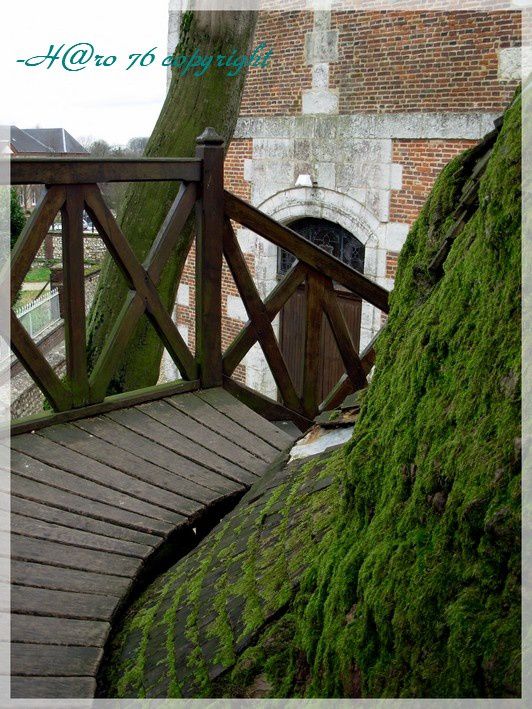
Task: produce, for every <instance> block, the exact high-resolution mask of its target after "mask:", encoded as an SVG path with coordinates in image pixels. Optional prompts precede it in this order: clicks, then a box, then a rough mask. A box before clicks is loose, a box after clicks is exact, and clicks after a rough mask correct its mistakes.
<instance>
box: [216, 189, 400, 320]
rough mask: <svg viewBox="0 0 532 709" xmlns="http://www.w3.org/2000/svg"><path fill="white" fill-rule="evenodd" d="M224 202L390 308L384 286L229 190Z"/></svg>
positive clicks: (240, 217) (249, 223)
mask: <svg viewBox="0 0 532 709" xmlns="http://www.w3.org/2000/svg"><path fill="white" fill-rule="evenodd" d="M224 203H225V212H226V214H227V215H228V216H229V217H230V218H231V219H234V220H235V221H236V222H238V223H239V224H242V225H243V226H245V227H247V228H248V229H251V230H252V231H254V232H255V233H257V234H259V235H260V236H263V237H264V238H265V239H268V240H269V241H271V242H272V243H274V244H275V245H276V246H280V247H281V248H283V249H286V250H287V251H289V252H290V253H291V254H293V255H294V256H295V257H296V258H297V259H299V260H300V261H302V262H303V263H305V264H307V265H309V266H312V267H313V268H314V269H315V270H316V271H318V272H320V273H322V274H323V275H325V276H328V277H329V278H332V279H333V280H334V281H337V282H338V283H340V285H342V286H344V287H345V288H348V289H349V290H350V291H352V292H353V293H355V294H356V295H359V296H360V297H361V298H363V299H364V300H367V301H368V303H371V305H374V306H375V307H376V308H379V309H380V310H382V311H383V312H385V313H387V312H388V310H389V306H388V291H387V290H386V289H385V288H383V287H382V286H379V285H378V284H377V283H374V282H373V281H371V280H370V279H369V278H367V277H366V276H364V275H363V274H362V273H359V272H358V271H355V270H354V269H353V268H351V267H350V266H347V265H346V264H345V263H342V261H340V260H339V259H337V258H335V257H334V256H332V255H331V254H329V253H327V252H326V251H324V250H323V249H321V248H320V247H319V246H316V245H315V244H312V243H311V242H310V241H307V240H306V239H304V238H303V237H302V236H301V235H300V234H298V233H297V232H295V231H293V230H292V229H289V228H288V227H287V226H284V225H283V224H279V223H278V222H276V221H275V220H274V219H272V218H271V217H268V216H267V215H266V214H264V213H263V212H261V211H259V210H258V209H256V208H255V207H252V206H251V205H249V204H247V203H246V202H244V200H241V199H239V198H238V197H236V196H235V195H233V194H231V193H230V192H227V190H225V191H224Z"/></svg>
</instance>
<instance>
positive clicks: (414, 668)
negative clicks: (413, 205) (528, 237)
mask: <svg viewBox="0 0 532 709" xmlns="http://www.w3.org/2000/svg"><path fill="white" fill-rule="evenodd" d="M520 128H521V126H520V100H519V99H517V101H516V103H515V104H514V106H513V107H512V108H511V110H510V111H509V112H508V113H507V115H506V117H505V122H504V126H503V128H502V131H501V134H500V136H499V138H498V140H497V143H496V145H495V147H494V150H493V153H492V156H491V159H490V161H489V164H488V167H487V170H486V172H485V174H484V176H483V177H482V180H481V184H480V190H479V204H478V208H477V209H476V212H475V213H474V215H473V216H472V218H471V219H470V221H469V222H468V224H467V225H466V227H465V229H464V230H463V231H462V232H461V233H460V235H459V236H458V237H457V239H456V241H455V242H454V244H453V247H452V249H451V251H450V254H449V256H448V258H447V260H446V262H445V266H444V274H443V276H442V278H441V279H440V280H439V281H438V282H437V283H435V282H434V280H433V278H432V277H431V275H430V273H429V269H428V266H429V264H430V262H431V259H432V257H433V256H434V254H435V253H436V252H437V250H438V248H439V246H440V245H441V243H442V241H443V239H444V238H445V235H446V232H447V230H448V228H449V225H450V224H451V222H452V219H451V216H450V215H451V214H452V212H453V210H454V208H455V206H456V205H457V203H458V201H459V199H460V194H461V191H462V187H463V186H464V184H465V183H466V182H467V180H468V178H469V176H470V173H471V170H472V167H473V164H474V159H473V157H474V154H473V153H471V152H467V153H464V154H463V155H461V156H459V157H458V158H457V159H455V160H454V161H453V162H452V163H450V165H448V166H447V168H446V169H445V170H444V171H443V172H442V174H441V176H440V178H439V179H438V181H437V183H436V185H435V187H434V190H433V192H432V194H431V196H430V198H429V200H428V201H427V204H426V205H425V207H424V209H423V211H422V213H421V215H420V217H419V219H418V221H417V222H416V224H415V225H414V227H413V228H412V230H411V232H410V234H409V237H408V239H407V242H406V244H405V247H404V249H403V251H402V253H401V257H400V260H399V268H398V274H397V281H396V288H395V291H394V293H393V295H392V298H391V312H390V316H389V320H388V325H387V328H386V331H385V332H384V333H383V336H382V338H380V340H379V343H378V352H377V367H376V372H375V376H374V378H373V381H372V383H371V385H370V387H369V389H368V391H367V394H366V396H365V397H364V398H363V400H362V401H361V412H360V415H359V418H358V420H357V423H356V427H355V431H354V435H353V438H352V439H351V441H350V442H349V443H348V444H347V445H346V446H345V447H344V448H343V449H341V450H340V451H338V452H336V453H334V454H333V455H322V456H321V457H320V458H317V459H315V460H313V461H310V462H308V463H305V464H302V463H298V464H292V465H291V466H288V467H285V468H283V466H282V465H280V466H278V467H277V468H275V469H272V470H271V471H270V472H269V473H268V474H267V476H266V477H265V478H264V479H263V480H261V481H260V482H259V483H257V484H256V485H255V486H254V488H253V489H252V490H251V491H250V493H248V495H246V496H245V497H244V498H243V499H242V501H241V502H240V504H239V506H238V507H237V508H236V509H235V510H234V511H233V512H232V513H231V514H229V515H228V516H227V517H226V518H225V519H224V520H223V521H222V522H221V524H220V525H219V527H218V528H217V529H216V530H215V531H214V533H212V534H211V535H209V536H208V537H207V539H206V540H204V542H203V543H202V544H200V546H199V547H198V548H197V550H195V551H194V552H192V553H191V554H190V555H189V556H188V557H186V558H185V559H183V560H182V561H181V562H179V563H178V564H176V565H175V567H173V568H172V569H171V570H170V571H169V572H168V573H167V574H164V575H163V576H162V577H161V578H160V579H158V580H157V581H156V582H155V583H154V584H153V585H152V586H151V587H150V588H149V589H148V590H147V591H146V593H145V594H143V596H142V597H141V598H140V599H139V601H138V602H137V603H136V604H135V606H134V607H133V608H132V609H131V611H130V613H129V614H128V616H127V617H126V619H125V622H124V623H123V624H122V625H121V626H120V628H118V629H117V632H116V636H115V639H114V643H113V652H112V655H111V662H110V670H109V672H108V680H107V683H106V687H107V695H108V696H119V697H123V696H132V695H135V693H136V696H143V692H146V691H147V689H148V690H149V692H150V696H167V695H168V692H169V691H175V692H176V695H177V693H178V691H179V694H182V696H185V697H190V696H211V697H212V696H224V697H230V696H239V697H260V696H271V697H344V696H347V697H358V696H364V697H462V696H463V697H497V696H504V697H512V696H518V695H519V693H520V639H521V638H520V439H519V437H520V426H519V424H520V387H519V381H520V380H519V375H520V265H521V264H520V225H521V213H520V177H521V175H520V138H521V136H520ZM183 589H185V590H183ZM168 608H171V611H168ZM161 631H163V632H161ZM159 636H160V638H162V639H161V640H160V641H159V639H158V638H159ZM165 642H166V645H165V647H164V648H163V653H162V660H160V659H159V655H158V653H157V647H158V644H161V645H162V644H164V643H165ZM150 648H152V655H151V656H150ZM160 663H162V664H160ZM157 672H160V674H157ZM148 677H152V678H153V677H155V679H151V680H150V681H149V682H148ZM168 681H170V686H171V687H172V688H173V689H171V690H169V688H168ZM148 685H149V686H148Z"/></svg>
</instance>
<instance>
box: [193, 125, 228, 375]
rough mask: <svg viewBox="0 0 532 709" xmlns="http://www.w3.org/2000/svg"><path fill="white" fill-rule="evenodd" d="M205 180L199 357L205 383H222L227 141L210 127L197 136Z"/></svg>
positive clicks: (199, 212)
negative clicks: (225, 142)
mask: <svg viewBox="0 0 532 709" xmlns="http://www.w3.org/2000/svg"><path fill="white" fill-rule="evenodd" d="M197 143H198V145H197V147H196V157H197V158H199V159H200V160H201V161H202V165H203V179H202V182H201V188H200V199H199V201H198V202H197V204H196V357H197V360H198V362H199V368H200V379H201V385H202V386H204V387H214V386H220V385H221V383H222V240H223V210H224V198H223V179H224V171H223V168H224V144H223V139H222V138H220V136H217V135H215V133H214V131H212V130H211V133H210V134H209V129H207V130H206V131H205V133H204V134H202V135H201V136H200V137H199V138H198V139H197Z"/></svg>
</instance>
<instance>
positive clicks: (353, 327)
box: [277, 217, 365, 400]
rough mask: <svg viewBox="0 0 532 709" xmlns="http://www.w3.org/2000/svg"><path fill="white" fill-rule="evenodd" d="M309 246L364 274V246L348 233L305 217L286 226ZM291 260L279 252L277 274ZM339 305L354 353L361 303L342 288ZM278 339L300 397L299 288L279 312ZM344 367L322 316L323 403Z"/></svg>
mask: <svg viewBox="0 0 532 709" xmlns="http://www.w3.org/2000/svg"><path fill="white" fill-rule="evenodd" d="M289 226H290V228H291V229H293V230H294V231H297V232H298V233H299V234H301V236H303V237H305V238H306V239H308V240H309V241H311V242H312V243H314V244H316V245H317V246H320V247H321V248H322V249H324V250H325V251H328V252H329V253H330V254H332V255H333V256H336V258H338V259H340V260H341V261H343V262H344V263H346V264H348V265H349V266H351V267H352V268H355V269H356V270H357V271H360V272H361V273H363V272H364V258H365V250H364V244H363V243H362V242H361V241H359V240H358V239H357V238H356V237H355V236H353V234H351V233H350V232H349V231H347V229H344V228H343V227H342V226H340V225H339V224H336V223H334V222H332V221H329V220H327V219H318V218H316V217H304V218H302V219H296V220H295V221H292V222H291V223H290V224H289ZM294 260H295V259H294V256H292V254H290V253H288V252H287V251H285V250H284V249H280V250H279V255H278V265H277V272H278V275H279V276H283V275H284V274H285V273H286V272H287V271H288V269H289V268H290V266H291V265H292V263H293V262H294ZM336 293H337V298H338V304H339V306H340V309H341V311H342V313H343V316H344V318H345V321H346V324H347V327H348V329H349V332H350V334H351V338H352V341H353V345H354V347H355V350H356V351H358V350H359V345H360V320H361V311H362V301H361V300H360V298H357V297H356V296H354V295H353V294H352V293H349V292H348V291H346V290H345V289H344V288H342V287H341V286H336ZM279 339H280V344H281V351H282V353H283V356H284V358H285V361H286V364H287V367H288V371H289V372H290V375H291V377H292V380H293V382H294V385H295V387H296V390H297V391H298V392H299V393H301V388H302V385H303V358H304V349H305V288H304V286H301V287H300V288H299V289H298V290H297V291H296V292H295V293H294V295H293V296H292V298H290V300H289V301H288V302H287V303H286V305H285V306H284V308H283V309H282V311H281V317H280V331H279ZM344 371H345V370H344V366H343V363H342V360H341V358H340V354H339V352H338V348H337V346H336V343H335V340H334V338H333V335H332V332H331V329H330V327H329V323H328V322H327V319H326V318H325V315H324V316H323V326H322V329H321V341H320V371H319V377H320V395H321V399H320V400H323V399H324V398H325V397H326V396H327V394H328V393H329V392H330V391H331V389H332V388H333V386H334V385H335V384H336V382H337V381H338V379H339V378H340V377H341V375H342V374H343V372H344Z"/></svg>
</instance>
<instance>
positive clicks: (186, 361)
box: [85, 186, 197, 393]
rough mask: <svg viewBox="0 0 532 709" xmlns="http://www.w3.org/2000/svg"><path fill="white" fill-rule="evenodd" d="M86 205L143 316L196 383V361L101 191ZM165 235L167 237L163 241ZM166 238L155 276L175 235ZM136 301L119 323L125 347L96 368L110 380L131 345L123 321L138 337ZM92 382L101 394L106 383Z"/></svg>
mask: <svg viewBox="0 0 532 709" xmlns="http://www.w3.org/2000/svg"><path fill="white" fill-rule="evenodd" d="M85 205H86V208H87V211H88V212H89V214H90V216H91V219H92V220H93V221H94V224H95V225H96V228H97V229H98V232H99V234H100V236H101V237H102V239H103V241H104V242H105V244H106V246H107V248H108V250H109V252H110V253H111V256H112V257H113V259H114V260H115V262H116V264H117V265H118V267H119V268H120V270H121V271H122V273H123V275H124V277H125V278H126V281H127V282H128V284H129V287H130V290H132V291H135V292H136V294H137V295H138V296H139V297H140V299H141V301H142V302H143V308H142V312H144V311H146V314H147V316H148V318H149V319H150V322H151V323H152V325H153V326H154V328H155V330H156V332H157V334H158V335H159V337H160V338H161V339H162V341H163V343H164V345H165V347H166V348H167V350H168V353H169V354H170V356H171V357H172V359H173V361H174V362H175V364H176V366H177V367H178V368H179V370H180V372H182V373H183V374H184V375H185V376H186V377H187V379H195V378H196V372H197V367H196V362H195V360H194V357H193V356H192V354H191V353H190V350H189V349H188V347H187V345H186V343H185V341H184V340H183V338H182V337H181V335H180V333H179V331H178V329H177V327H176V326H175V323H174V322H173V320H172V318H171V316H170V315H169V314H168V312H167V311H166V309H165V307H164V305H163V304H162V302H161V299H160V297H159V294H158V292H157V288H156V286H155V284H154V283H153V281H152V279H151V277H150V275H149V273H148V272H147V271H146V269H145V268H143V266H142V265H141V264H140V262H139V260H138V259H137V257H136V256H135V254H134V253H133V250H132V249H131V247H130V245H129V243H128V241H127V239H126V237H125V236H124V234H123V233H122V230H121V229H120V227H119V226H118V224H117V222H116V220H115V218H114V216H113V214H112V213H111V211H110V209H109V208H108V207H107V205H106V204H105V202H104V200H103V197H102V195H101V193H100V191H99V190H98V188H97V187H95V186H90V187H88V188H87V189H86V191H85ZM174 216H175V215H174ZM185 218H186V217H185ZM167 226H168V224H167ZM164 235H165V237H164V238H163V236H164ZM163 236H161V238H160V239H159V241H158V245H157V246H156V247H155V249H154V250H153V251H152V255H153V257H154V261H153V262H152V263H153V264H154V272H155V274H156V275H157V272H158V271H159V269H160V268H162V266H163V264H162V261H159V258H158V256H157V257H156V255H157V254H158V253H160V249H164V248H165V247H164V242H165V239H169V238H174V235H173V234H172V233H171V231H170V229H165V230H164V232H163ZM150 265H151V264H150ZM159 276H160V272H159ZM135 301H136V299H134V298H130V300H129V302H128V301H126V303H125V305H124V307H123V308H122V311H121V315H120V318H119V321H118V322H119V324H118V327H117V328H116V329H115V330H114V332H115V334H116V332H118V328H120V327H121V330H120V332H121V334H122V339H123V343H122V347H121V348H118V347H111V346H110V347H108V348H106V351H105V352H104V353H102V354H104V355H105V361H102V363H101V365H100V363H97V364H96V367H97V371H98V375H99V376H102V377H103V373H104V372H105V376H106V377H107V376H109V373H110V372H111V374H110V376H112V371H113V369H112V367H111V364H112V363H113V362H116V361H117V360H118V358H119V356H120V353H121V351H122V349H123V346H125V345H127V342H129V339H128V338H127V337H126V330H127V328H126V327H124V326H123V324H121V322H120V321H121V320H122V319H124V320H125V321H126V325H127V327H128V328H130V336H132V335H133V333H134V329H135V326H136V324H137V322H138V319H139V318H140V316H141V315H142V313H140V315H139V314H138V311H139V303H138V302H135ZM126 340H127V341H126ZM91 382H92V385H93V391H94V392H96V391H99V392H100V393H101V390H102V382H101V381H99V380H98V379H97V378H96V377H95V376H91ZM108 383H109V382H107V383H106V387H107V384H108Z"/></svg>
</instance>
